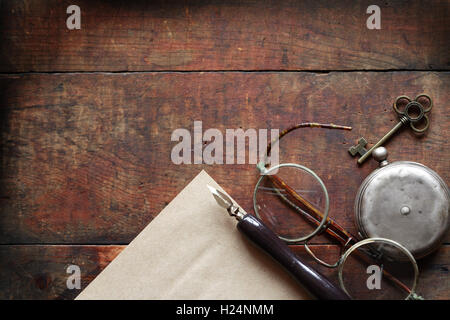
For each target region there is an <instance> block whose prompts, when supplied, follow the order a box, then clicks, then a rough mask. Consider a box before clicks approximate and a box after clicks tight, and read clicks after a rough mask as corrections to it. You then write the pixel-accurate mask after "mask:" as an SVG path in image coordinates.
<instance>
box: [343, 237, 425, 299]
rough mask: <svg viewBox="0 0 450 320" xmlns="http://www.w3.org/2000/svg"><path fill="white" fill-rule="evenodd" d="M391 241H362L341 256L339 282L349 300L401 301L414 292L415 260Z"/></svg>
mask: <svg viewBox="0 0 450 320" xmlns="http://www.w3.org/2000/svg"><path fill="white" fill-rule="evenodd" d="M390 241H391V240H388V239H384V240H382V239H379V240H373V241H371V239H368V241H367V243H364V241H361V242H360V243H357V244H356V245H354V246H353V247H352V248H350V249H349V250H348V251H347V252H346V253H345V254H344V256H343V257H342V259H343V260H342V262H341V265H340V266H339V271H338V272H339V280H340V283H341V286H342V287H343V288H344V290H346V292H347V293H348V294H349V295H350V296H351V297H352V299H356V300H375V299H378V300H403V299H405V298H407V297H409V296H410V294H411V292H413V290H414V289H415V286H416V280H417V275H418V270H417V265H416V262H415V260H414V258H413V257H412V255H411V254H410V253H409V252H408V251H407V249H406V248H404V247H403V248H401V247H399V246H397V244H396V243H395V242H390ZM355 247H357V248H355ZM353 249H354V250H353ZM411 296H412V294H411Z"/></svg>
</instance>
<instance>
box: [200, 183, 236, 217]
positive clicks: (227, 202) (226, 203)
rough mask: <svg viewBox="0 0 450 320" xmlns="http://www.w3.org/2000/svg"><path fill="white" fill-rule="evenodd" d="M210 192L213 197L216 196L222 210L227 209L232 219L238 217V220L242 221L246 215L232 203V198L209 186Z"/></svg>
mask: <svg viewBox="0 0 450 320" xmlns="http://www.w3.org/2000/svg"><path fill="white" fill-rule="evenodd" d="M207 187H208V189H209V191H211V193H212V195H213V196H214V199H216V202H217V203H218V204H219V206H221V207H222V208H225V209H227V211H228V214H229V215H230V216H232V217H236V219H237V220H242V218H243V217H244V214H243V213H242V212H240V211H239V207H238V206H236V205H235V204H233V201H231V199H230V197H228V196H227V195H226V194H225V193H223V192H221V191H219V190H217V189H216V188H213V187H211V186H209V185H207Z"/></svg>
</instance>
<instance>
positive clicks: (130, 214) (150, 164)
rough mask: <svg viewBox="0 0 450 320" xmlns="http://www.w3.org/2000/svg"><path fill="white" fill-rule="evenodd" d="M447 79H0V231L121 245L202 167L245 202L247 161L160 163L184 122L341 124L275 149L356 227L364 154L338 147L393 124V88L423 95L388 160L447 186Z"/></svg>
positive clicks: (293, 136) (25, 238)
mask: <svg viewBox="0 0 450 320" xmlns="http://www.w3.org/2000/svg"><path fill="white" fill-rule="evenodd" d="M449 80H450V74H449V73H443V72H439V73H429V72H426V73H425V72H405V73H403V72H394V73H390V72H387V73H378V72H375V73H367V72H366V73H330V74H314V73H144V74H132V75H130V74H82V75H81V74H76V75H74V74H60V75H48V74H35V75H33V74H30V75H9V76H8V75H4V76H1V77H0V90H1V92H3V96H2V100H1V103H0V108H1V112H2V117H1V119H2V122H1V134H2V135H1V146H2V149H1V150H2V154H1V159H2V162H1V171H2V172H1V173H2V175H1V184H0V185H1V188H0V192H1V194H0V199H1V203H0V210H1V212H2V215H1V216H0V230H1V232H0V242H1V243H4V244H15V243H17V244H19V243H22V244H29V243H50V244H52V243H68V244H70V243H74V244H76V243H83V244H84V243H85V244H89V243H94V244H126V243H128V242H130V241H131V240H132V239H133V238H134V237H135V236H136V235H137V234H138V233H139V231H141V230H142V229H143V228H144V227H145V226H146V225H147V224H148V223H149V222H150V221H151V220H152V218H153V217H155V216H156V215H157V214H158V213H159V212H160V211H161V209H163V208H164V207H165V205H166V204H167V203H168V202H169V201H170V200H171V199H172V198H174V197H175V196H176V195H177V193H178V192H179V191H181V189H183V188H184V186H185V185H186V184H187V183H188V182H189V181H190V180H191V179H192V178H193V177H194V176H195V175H196V174H197V173H198V172H199V171H200V170H201V169H206V170H207V172H209V173H210V174H211V175H212V177H213V178H214V179H215V180H216V181H217V182H218V183H219V184H220V185H222V186H223V187H224V188H225V189H226V190H227V191H228V192H229V193H230V194H231V195H232V196H233V197H234V198H235V199H236V201H237V202H238V203H239V204H241V205H242V206H243V207H244V209H246V210H247V211H248V212H253V210H252V199H251V194H252V191H253V188H254V185H255V183H256V181H257V179H258V174H257V171H256V169H255V166H254V165H251V164H246V165H237V164H235V165H204V164H203V165H194V164H190V165H175V164H173V163H172V161H171V149H172V148H173V146H175V145H176V144H177V142H175V141H171V134H172V132H173V131H174V130H175V129H177V128H187V129H188V130H190V131H191V132H192V127H193V121H194V120H202V121H203V130H206V129H207V128H217V129H219V130H220V131H221V132H223V133H225V130H226V129H227V128H232V129H234V128H239V127H242V128H243V129H245V130H246V129H249V128H255V129H259V128H281V129H282V128H285V127H288V126H290V125H292V124H293V123H297V122H304V121H317V122H334V123H338V124H345V125H350V126H353V128H354V129H353V131H350V132H348V131H345V132H344V131H337V130H324V129H317V128H307V129H301V130H300V131H297V132H293V133H290V134H289V135H288V136H286V137H285V138H283V139H284V140H283V141H282V143H281V146H280V160H281V162H296V163H301V164H303V165H306V166H308V167H310V168H311V169H313V170H315V171H316V172H317V174H318V175H319V176H320V177H321V178H322V179H323V180H324V182H325V184H326V186H327V188H328V191H329V193H330V195H331V211H330V216H331V217H333V218H334V219H335V220H337V222H338V223H340V224H341V225H343V226H344V227H345V228H348V229H349V230H350V231H352V232H353V233H356V232H355V228H354V223H353V220H354V219H353V203H354V196H355V194H356V191H357V189H358V187H359V185H360V184H361V182H362V181H363V179H364V178H365V177H366V176H367V175H368V174H369V173H370V172H371V171H372V170H373V169H374V168H376V166H377V164H376V163H375V161H372V160H370V161H367V162H366V163H365V164H364V165H363V166H362V167H361V168H359V167H358V165H357V164H356V159H354V158H351V157H350V155H349V154H348V152H347V149H348V148H349V146H350V145H352V144H354V143H355V142H356V140H357V139H358V138H359V137H361V136H364V137H365V138H366V139H368V141H369V143H374V142H376V141H377V140H378V139H379V138H380V137H381V136H382V135H383V134H384V133H386V132H387V130H388V129H390V128H391V127H392V125H393V124H394V122H396V121H397V118H396V116H395V113H394V112H393V111H392V110H391V108H390V105H391V103H392V102H393V100H394V99H395V97H396V96H398V95H401V94H407V95H410V96H415V95H416V94H417V93H419V92H427V93H428V94H429V95H430V96H431V97H432V98H433V99H434V102H435V107H434V109H433V110H432V112H431V113H432V115H431V127H430V130H429V132H428V133H427V134H426V136H425V137H422V138H417V137H416V136H414V134H413V133H412V132H410V130H408V129H406V128H405V129H404V130H403V132H400V133H399V134H397V135H396V136H395V137H394V138H392V140H391V141H390V142H389V143H388V144H387V146H388V148H389V151H390V160H391V161H394V160H411V161H416V162H420V163H423V164H425V165H427V166H429V167H430V168H432V169H433V170H435V171H436V172H437V173H438V174H439V175H440V176H441V177H442V178H443V179H444V181H446V182H447V184H448V181H449V176H450V166H449V161H448V159H449V152H450V149H449V142H448V140H447V138H446V137H447V136H448V132H449V125H450V121H449V117H450V116H449V115H448V112H447V111H448V108H447V107H446V106H447V103H448V101H449V99H450V96H449V93H450V90H449V89H450V88H449V84H450V81H449ZM305 150H306V151H307V152H305ZM299 228H300V227H299ZM448 240H449V238H448V236H447V238H446V242H448ZM318 241H320V242H321V243H328V242H329V240H327V239H322V240H318Z"/></svg>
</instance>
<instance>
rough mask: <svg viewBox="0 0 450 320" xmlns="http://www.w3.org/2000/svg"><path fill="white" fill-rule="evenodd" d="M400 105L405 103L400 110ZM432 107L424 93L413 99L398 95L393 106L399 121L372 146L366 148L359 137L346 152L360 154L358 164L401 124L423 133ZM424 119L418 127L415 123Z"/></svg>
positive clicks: (427, 124) (353, 154)
mask: <svg viewBox="0 0 450 320" xmlns="http://www.w3.org/2000/svg"><path fill="white" fill-rule="evenodd" d="M401 105H406V106H405V107H404V109H403V111H401V110H400V106H401ZM432 107H433V101H432V100H431V98H430V97H429V96H428V95H426V94H420V95H418V96H417V97H416V98H415V99H414V100H411V99H410V98H409V97H407V96H400V97H397V99H395V102H394V105H393V108H394V111H395V112H396V113H397V115H398V117H399V119H400V121H399V122H398V123H397V124H396V125H395V127H394V128H392V129H391V130H390V131H389V132H388V133H387V134H386V135H384V137H383V138H381V139H380V141H378V142H377V143H375V145H373V147H372V148H370V149H369V150H366V149H365V148H364V147H365V146H366V144H367V141H366V140H365V139H364V138H360V139H359V142H358V144H357V145H355V146H353V147H351V148H350V149H349V150H348V152H350V154H351V155H352V156H355V155H356V154H358V153H359V154H360V155H361V157H360V158H359V159H358V164H361V163H363V162H364V161H365V160H366V159H367V158H368V157H369V156H370V155H371V154H372V151H373V150H374V149H376V148H378V147H380V146H381V145H383V144H384V143H385V142H386V141H387V140H388V139H389V138H390V137H392V136H393V135H394V133H396V132H397V131H398V130H399V129H400V128H401V127H402V126H403V125H406V124H409V126H410V127H411V129H412V130H413V131H414V132H416V133H418V134H421V133H424V132H425V131H426V130H427V129H428V127H429V126H430V121H429V119H428V115H427V113H428V112H430V110H431V108H432ZM421 121H424V124H423V126H422V127H421V128H418V127H417V126H416V125H417V124H418V123H419V122H421Z"/></svg>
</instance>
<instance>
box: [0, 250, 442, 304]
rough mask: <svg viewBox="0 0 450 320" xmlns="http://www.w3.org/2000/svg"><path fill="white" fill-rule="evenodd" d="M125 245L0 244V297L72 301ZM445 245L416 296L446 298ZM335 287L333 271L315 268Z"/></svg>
mask: <svg viewBox="0 0 450 320" xmlns="http://www.w3.org/2000/svg"><path fill="white" fill-rule="evenodd" d="M124 248H125V246H51V245H33V246H17V245H11V246H10V245H8V246H5V245H3V246H0V288H1V290H0V299H73V298H75V297H76V296H77V295H78V294H79V293H80V292H81V290H82V289H84V288H85V287H86V286H87V285H88V284H89V282H91V281H92V280H93V279H94V278H95V277H96V276H97V275H98V274H99V273H100V272H101V271H102V270H103V269H104V268H105V267H106V266H107V265H108V263H109V262H111V261H112V260H113V259H114V258H115V257H116V256H117V255H118V254H119V253H120V251H122V250H123V249H124ZM291 248H292V249H293V250H294V252H295V253H296V254H297V255H298V256H299V257H301V258H302V259H304V260H306V261H307V262H308V263H311V264H313V262H312V261H311V260H312V259H311V258H310V257H309V255H308V254H307V253H306V251H305V249H304V247H303V246H291ZM312 250H314V252H315V253H316V254H317V255H318V256H319V257H326V258H327V260H329V261H333V260H334V259H336V257H337V253H338V250H339V249H338V248H337V247H336V246H333V245H317V246H313V247H312ZM449 261H450V246H448V245H447V246H444V247H442V248H441V249H440V250H439V251H437V252H436V253H434V254H433V255H431V256H429V257H427V258H425V259H424V260H422V261H420V263H419V268H420V271H421V275H420V280H419V286H418V290H417V292H418V293H420V294H422V295H423V296H424V297H426V298H427V299H448V298H449V296H448V291H449V290H450V281H449V279H450V278H449V271H448V270H449V267H450V266H449ZM70 264H76V265H78V266H80V269H81V290H77V289H73V290H69V289H67V286H66V281H67V277H68V276H69V274H67V273H66V269H67V267H68V266H69V265H70ZM317 268H318V270H319V271H320V272H322V273H324V274H325V275H327V276H328V277H329V278H330V280H331V281H332V282H334V283H335V284H338V278H337V272H336V270H331V269H328V268H325V267H320V266H317Z"/></svg>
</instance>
